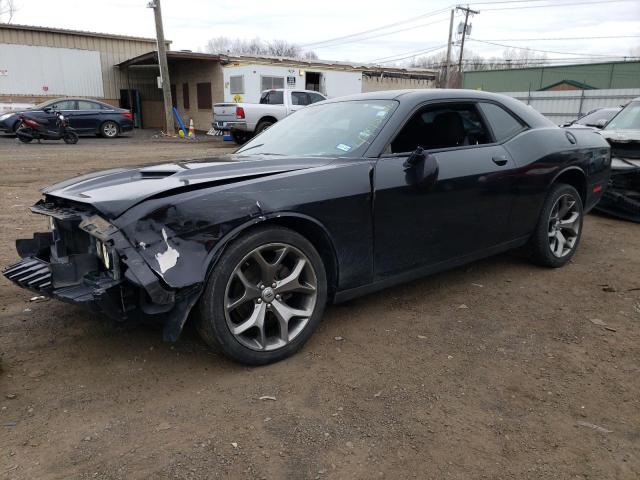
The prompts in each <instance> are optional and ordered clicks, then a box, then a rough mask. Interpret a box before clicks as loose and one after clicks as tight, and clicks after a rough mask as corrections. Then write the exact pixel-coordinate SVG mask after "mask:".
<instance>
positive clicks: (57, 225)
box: [3, 201, 200, 341]
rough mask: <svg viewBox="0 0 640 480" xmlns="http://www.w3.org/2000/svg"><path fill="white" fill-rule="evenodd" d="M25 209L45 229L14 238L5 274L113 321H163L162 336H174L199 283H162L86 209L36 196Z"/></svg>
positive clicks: (115, 232)
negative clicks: (13, 255)
mask: <svg viewBox="0 0 640 480" xmlns="http://www.w3.org/2000/svg"><path fill="white" fill-rule="evenodd" d="M31 210H32V212H34V213H37V214H41V215H45V216H47V217H49V219H50V225H51V227H52V228H51V231H49V232H43V233H36V234H34V236H33V238H31V239H20V240H17V241H16V249H17V251H18V253H19V255H20V256H21V257H22V260H20V261H19V262H18V263H16V264H14V265H11V266H9V267H8V268H6V269H5V270H4V271H3V274H4V275H5V277H6V278H7V279H9V280H11V281H12V282H14V283H15V284H17V285H18V286H20V287H22V288H26V289H28V290H30V291H32V292H36V293H38V294H41V295H45V296H48V297H52V298H56V299H59V300H62V301H65V302H69V303H73V304H77V305H80V306H82V307H85V308H88V309H90V310H91V311H94V312H99V313H102V314H104V315H106V316H107V317H109V318H111V319H113V320H116V321H125V320H141V319H144V318H147V317H151V318H153V319H154V320H156V321H161V322H163V323H164V327H165V329H164V337H165V339H166V340H169V341H175V340H177V338H178V337H179V335H180V332H181V330H182V326H183V325H184V322H185V321H186V318H187V316H188V314H189V311H190V310H191V307H192V306H193V305H194V304H195V302H196V301H197V298H198V297H199V294H200V288H199V287H197V286H196V287H194V288H185V289H181V290H178V291H176V290H174V289H171V288H169V287H167V286H166V285H165V284H164V283H163V282H162V280H161V279H160V278H159V277H158V276H157V275H156V273H155V272H154V271H153V270H152V269H151V268H150V267H149V265H148V264H147V262H146V261H145V260H144V258H143V257H142V256H141V255H140V254H139V252H138V250H137V249H136V248H135V246H133V245H132V244H131V243H130V242H129V240H128V239H127V238H126V237H125V235H124V234H123V233H122V231H120V230H119V229H118V228H117V227H115V226H114V225H113V224H111V223H109V222H108V221H107V220H105V219H103V218H102V217H100V216H99V215H97V214H96V212H94V211H92V210H91V209H90V208H84V206H78V205H60V204H56V203H53V202H45V201H40V202H38V203H37V204H36V205H34V206H33V207H32V208H31Z"/></svg>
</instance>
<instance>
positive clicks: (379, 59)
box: [371, 44, 446, 63]
mask: <svg viewBox="0 0 640 480" xmlns="http://www.w3.org/2000/svg"><path fill="white" fill-rule="evenodd" d="M445 46H446V44H445ZM440 48H442V45H440V46H437V47H435V46H433V47H428V48H421V49H419V50H413V51H410V52H403V53H396V54H395V55H389V56H387V57H380V58H376V59H375V60H371V63H374V62H379V61H381V60H388V59H394V58H395V57H400V56H402V55H409V56H413V55H421V54H423V53H428V51H432V50H434V51H435V50H438V49H440Z"/></svg>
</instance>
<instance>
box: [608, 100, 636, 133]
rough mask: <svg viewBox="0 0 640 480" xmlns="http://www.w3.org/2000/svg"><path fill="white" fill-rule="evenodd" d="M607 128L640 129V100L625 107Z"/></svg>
mask: <svg viewBox="0 0 640 480" xmlns="http://www.w3.org/2000/svg"><path fill="white" fill-rule="evenodd" d="M605 130H640V102H631V103H630V104H629V105H627V106H626V107H624V108H623V109H622V110H621V111H620V113H619V114H618V115H616V116H615V117H613V120H611V121H610V122H609V123H608V124H607V126H606V127H605Z"/></svg>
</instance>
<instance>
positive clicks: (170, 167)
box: [42, 155, 332, 219]
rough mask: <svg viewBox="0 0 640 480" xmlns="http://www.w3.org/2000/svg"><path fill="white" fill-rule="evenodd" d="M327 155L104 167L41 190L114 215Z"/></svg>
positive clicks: (318, 162) (310, 164) (312, 163)
mask: <svg viewBox="0 0 640 480" xmlns="http://www.w3.org/2000/svg"><path fill="white" fill-rule="evenodd" d="M331 160H332V159H331V158H326V157H324V158H319V157H307V158H297V157H296V158H292V157H267V156H262V155H258V156H254V157H246V156H242V157H239V156H233V155H231V156H226V157H216V158H205V159H199V160H190V161H184V162H176V163H164V164H158V165H150V166H149V165H146V166H139V167H131V168H115V169H111V170H104V171H99V172H94V173H89V174H87V175H82V176H80V177H75V178H71V179H69V180H65V181H62V182H60V183H56V184H54V185H51V186H50V187H47V188H45V189H43V190H42V193H44V194H45V195H46V196H47V197H56V198H62V199H67V200H72V201H74V202H80V203H84V204H88V205H91V206H93V207H94V208H95V209H96V210H98V211H99V212H100V213H102V214H103V215H105V216H106V217H107V218H111V219H113V218H116V217H118V216H120V215H121V214H123V213H124V212H125V211H126V210H128V209H129V208H131V207H133V206H134V205H137V204H139V203H140V202H142V201H144V200H146V199H150V198H157V197H161V196H168V195H172V194H176V193H180V192H183V191H187V190H193V189H198V188H206V187H209V186H216V185H227V184H229V183H234V182H239V181H242V180H249V179H253V178H259V177H265V176H269V175H275V174H278V173H286V172H291V171H295V170H302V169H308V168H314V167H320V166H322V165H325V164H327V163H329V162H330V161H331Z"/></svg>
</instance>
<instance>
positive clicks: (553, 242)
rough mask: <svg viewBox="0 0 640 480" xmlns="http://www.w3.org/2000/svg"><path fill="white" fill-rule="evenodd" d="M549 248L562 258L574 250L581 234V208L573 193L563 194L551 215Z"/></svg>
mask: <svg viewBox="0 0 640 480" xmlns="http://www.w3.org/2000/svg"><path fill="white" fill-rule="evenodd" d="M548 233H549V248H550V249H551V253H553V255H554V256H556V257H558V258H562V257H564V256H566V255H568V254H569V253H571V251H572V250H573V247H574V246H575V244H576V242H577V240H578V236H579V234H580V210H579V208H578V202H577V201H576V199H575V198H573V195H570V194H568V193H565V194H564V195H561V196H560V197H559V198H558V199H557V200H556V202H555V203H554V205H553V208H552V209H551V215H550V216H549V229H548Z"/></svg>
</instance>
